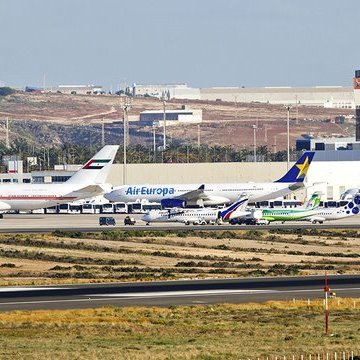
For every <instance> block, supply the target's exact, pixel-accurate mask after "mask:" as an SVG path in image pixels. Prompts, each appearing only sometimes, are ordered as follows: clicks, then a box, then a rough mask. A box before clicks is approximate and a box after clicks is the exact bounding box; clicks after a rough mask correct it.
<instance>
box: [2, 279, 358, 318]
mask: <svg viewBox="0 0 360 360" xmlns="http://www.w3.org/2000/svg"><path fill="white" fill-rule="evenodd" d="M329 286H330V288H331V291H332V292H335V293H336V295H337V296H340V297H360V275H334V276H330V277H329ZM323 289H324V277H321V276H307V277H273V278H238V279H225V280H224V279H221V280H219V279H216V280H187V281H184V280H182V281H161V282H134V283H110V284H86V285H66V286H64V285H62V286H40V287H2V288H0V311H10V310H39V309H78V308H95V307H99V306H105V305H113V306H173V305H194V304H217V303H245V302H264V301H268V300H292V299H315V298H322V297H323V296H324V290H323Z"/></svg>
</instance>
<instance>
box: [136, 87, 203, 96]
mask: <svg viewBox="0 0 360 360" xmlns="http://www.w3.org/2000/svg"><path fill="white" fill-rule="evenodd" d="M133 93H134V96H151V97H157V98H159V99H162V98H164V99H166V100H170V99H191V100H199V99H200V89H198V88H190V87H188V86H187V84H163V85H141V84H134V87H133Z"/></svg>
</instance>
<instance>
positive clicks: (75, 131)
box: [0, 93, 354, 150]
mask: <svg viewBox="0 0 360 360" xmlns="http://www.w3.org/2000/svg"><path fill="white" fill-rule="evenodd" d="M123 101H124V99H123V98H122V97H119V96H115V95H101V96H99V95H97V96H91V95H84V96H82V95H64V94H38V93H36V94H35V93H17V94H15V95H11V96H7V97H4V98H0V120H1V119H6V118H7V117H8V118H9V119H10V120H11V121H10V128H11V136H12V137H15V138H19V137H20V138H21V137H26V138H29V139H31V140H32V141H34V142H37V143H43V144H47V145H50V143H55V144H59V143H63V142H67V141H68V142H80V143H85V142H91V141H99V138H100V135H99V132H100V128H101V121H102V119H104V122H105V124H106V125H105V132H106V135H105V136H106V141H107V142H117V141H118V142H120V141H121V136H122V135H121V134H122V124H121V121H122V118H123V110H122V104H123ZM183 104H186V105H188V106H189V107H190V108H193V109H202V110H203V123H202V124H201V126H200V138H201V142H202V143H206V144H208V145H222V146H226V145H230V146H234V147H236V148H242V147H248V146H252V145H253V135H254V133H253V125H257V126H258V129H257V130H256V141H257V145H258V146H260V145H267V146H268V147H269V148H270V149H273V150H281V149H284V148H285V146H286V116H287V113H286V110H285V108H284V107H283V106H281V105H270V104H260V103H250V104H249V103H246V104H245V103H234V102H221V101H196V100H192V101H190V100H172V101H169V102H167V109H177V108H180V107H181V105H183ZM150 109H151V110H154V109H162V102H161V101H160V100H158V99H154V98H132V99H131V108H130V112H129V115H130V118H132V116H138V115H139V112H140V111H143V110H150ZM353 113H354V111H353V110H350V109H325V108H320V107H305V106H298V107H297V108H295V107H293V108H292V109H291V114H290V117H291V122H290V133H291V144H292V145H294V144H295V139H296V138H298V137H299V136H301V134H305V133H311V134H315V135H320V136H330V135H333V134H336V135H344V136H351V135H353V133H354V124H353V120H347V122H346V123H345V124H335V123H332V122H331V121H332V120H334V119H335V117H336V116H338V115H353ZM91 132H93V134H91ZM157 134H158V136H161V134H162V129H161V128H159V129H157ZM168 135H169V137H170V138H172V139H173V140H178V141H179V142H183V143H187V142H196V141H197V138H198V126H197V125H179V126H172V127H169V128H168ZM3 138H4V131H3V128H2V127H1V128H0V140H1V139H3ZM130 138H131V140H130V141H131V143H132V144H136V143H142V144H148V145H149V146H150V144H151V143H152V128H150V127H142V126H139V124H138V123H135V122H133V123H131V125H130Z"/></svg>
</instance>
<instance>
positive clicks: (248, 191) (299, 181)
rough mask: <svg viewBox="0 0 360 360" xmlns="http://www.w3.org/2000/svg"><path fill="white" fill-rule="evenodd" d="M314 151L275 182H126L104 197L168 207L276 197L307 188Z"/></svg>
mask: <svg viewBox="0 0 360 360" xmlns="http://www.w3.org/2000/svg"><path fill="white" fill-rule="evenodd" d="M314 154H315V153H314V152H311V151H308V152H305V153H304V154H303V155H302V156H301V157H300V159H299V160H298V161H297V162H296V163H295V164H294V165H293V167H292V168H291V169H290V170H289V171H288V172H287V173H286V174H285V175H284V176H283V177H281V178H280V179H278V180H276V181H274V182H268V183H233V184H176V185H175V184H169V185H160V184H159V185H125V186H120V187H118V188H114V189H113V191H111V192H110V193H108V194H105V195H104V196H105V197H106V198H107V199H108V200H110V201H120V202H133V201H138V200H139V201H141V200H143V199H144V200H148V201H150V202H161V205H162V206H163V207H167V208H171V207H186V205H200V206H215V205H221V204H227V203H232V202H235V201H236V200H237V199H238V198H239V197H240V196H241V195H242V194H245V195H246V196H247V197H248V198H249V202H254V201H264V200H269V199H274V198H277V197H280V196H286V195H288V194H290V193H292V192H293V191H296V190H299V189H301V188H303V187H304V179H305V176H306V173H307V171H308V169H309V166H310V164H311V161H312V159H313V157H314Z"/></svg>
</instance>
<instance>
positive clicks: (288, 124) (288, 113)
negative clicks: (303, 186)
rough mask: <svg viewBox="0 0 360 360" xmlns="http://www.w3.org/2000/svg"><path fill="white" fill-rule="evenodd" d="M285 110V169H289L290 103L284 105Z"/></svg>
mask: <svg viewBox="0 0 360 360" xmlns="http://www.w3.org/2000/svg"><path fill="white" fill-rule="evenodd" d="M285 107H286V110H287V121H286V128H287V171H289V165H290V109H291V106H290V105H286V106H285Z"/></svg>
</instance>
